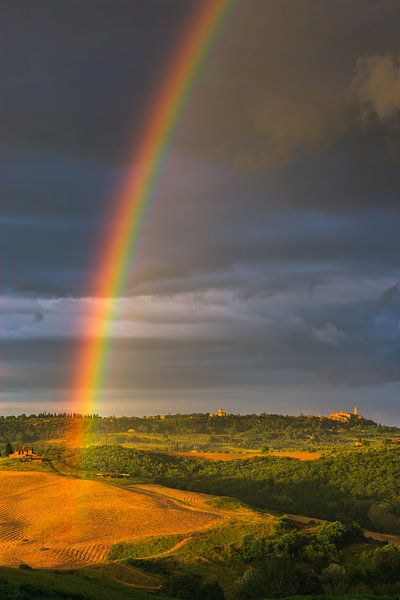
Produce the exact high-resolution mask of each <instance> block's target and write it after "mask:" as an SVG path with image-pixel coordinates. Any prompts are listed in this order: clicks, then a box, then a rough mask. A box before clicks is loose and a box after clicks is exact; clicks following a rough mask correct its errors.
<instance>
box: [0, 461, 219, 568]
mask: <svg viewBox="0 0 400 600" xmlns="http://www.w3.org/2000/svg"><path fill="white" fill-rule="evenodd" d="M0 486H1V489H2V490H3V493H2V497H1V498H0V564H2V565H9V566H16V565H19V564H20V563H21V562H26V563H28V564H29V565H31V566H34V567H66V566H68V567H71V566H83V565H87V564H93V563H97V562H100V561H102V560H103V559H104V558H105V556H106V555H107V552H108V550H109V548H110V546H111V545H112V544H115V543H117V542H119V541H121V540H126V539H137V538H143V537H145V536H154V535H167V534H188V533H191V532H194V531H197V530H200V529H204V528H207V527H210V526H212V525H214V524H216V523H217V522H218V521H220V520H221V519H222V518H223V517H222V516H221V514H218V511H213V510H212V509H211V508H210V507H209V508H208V509H204V507H203V508H199V507H197V506H196V505H195V504H196V496H197V495H196V494H192V495H191V497H192V498H193V502H187V503H186V504H185V505H184V504H182V503H181V502H177V501H176V500H175V499H174V498H173V497H168V496H166V495H165V494H162V493H160V492H159V491H157V493H156V492H154V491H153V490H151V489H146V488H143V487H141V488H140V487H131V488H129V489H126V488H125V489H121V488H119V487H116V486H112V485H107V484H104V483H100V482H96V481H85V480H78V479H69V478H66V477H57V476H55V475H52V474H48V473H40V472H31V473H29V472H1V473H0Z"/></svg>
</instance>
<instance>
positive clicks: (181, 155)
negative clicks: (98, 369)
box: [0, 0, 400, 424]
mask: <svg viewBox="0 0 400 600" xmlns="http://www.w3.org/2000/svg"><path fill="white" fill-rule="evenodd" d="M196 5H198V2H197V1H192V0H84V1H83V0H35V2H32V0H2V1H1V3H0V153H1V160H0V198H1V216H0V226H1V228H2V231H1V237H0V248H1V256H2V260H1V272H0V283H1V301H0V320H1V339H2V349H1V356H0V358H1V364H0V377H1V381H2V387H1V392H0V401H1V405H0V411H1V412H2V413H3V414H9V413H21V412H26V413H31V412H37V411H39V410H68V402H69V399H70V390H69V384H70V381H71V377H72V370H73V365H74V360H76V356H77V349H78V347H79V344H80V343H81V339H80V332H81V331H82V330H83V324H84V322H85V318H87V315H88V314H89V313H90V311H91V310H92V308H93V305H94V304H95V303H97V302H99V301H101V300H99V299H97V298H93V297H90V289H92V282H93V279H94V277H95V273H96V270H97V269H98V268H99V264H98V262H97V260H96V257H97V256H99V255H100V248H101V245H102V243H103V240H104V239H105V236H107V233H108V231H109V225H110V222H109V219H108V218H107V215H108V214H109V212H110V208H111V210H112V204H113V202H115V200H116V198H117V196H118V190H119V189H120V187H121V185H122V184H123V182H124V180H125V178H126V174H127V172H128V170H129V167H130V166H131V165H130V164H129V157H131V156H132V153H133V150H134V148H135V141H136V138H137V135H138V132H139V129H140V126H141V125H142V124H143V120H144V119H145V118H146V115H147V113H148V108H149V105H150V104H151V99H152V98H153V97H154V94H156V93H157V85H158V82H159V81H160V78H161V77H162V74H163V72H164V71H165V68H166V65H167V64H168V57H169V56H171V55H172V53H173V51H174V48H175V47H176V45H177V43H178V41H179V39H180V37H181V36H182V33H183V32H184V31H185V28H186V27H187V26H188V23H189V19H190V16H191V14H192V11H193V9H194V8H195V7H196ZM399 23H400V4H399V2H398V0H335V1H330V0H322V1H321V0H236V2H234V4H233V8H232V10H231V12H230V13H229V15H228V17H227V19H226V20H225V23H224V24H223V27H222V29H221V30H220V32H219V35H218V38H217V40H216V43H215V45H214V47H213V49H212V51H211V53H210V55H209V56H208V58H207V60H206V61H205V63H204V64H203V66H202V68H201V70H200V72H199V74H198V77H197V80H196V83H195V86H194V88H193V92H192V95H191V98H190V100H189V103H188V106H187V107H186V110H185V112H184V114H183V115H182V117H181V119H180V120H179V123H178V128H177V131H176V135H175V138H174V141H173V143H172V145H171V147H170V150H169V153H168V155H167V158H166V161H165V165H164V170H163V174H162V177H161V180H160V182H159V185H158V188H157V191H156V193H155V195H154V198H153V200H152V204H151V207H150V209H149V211H148V213H147V217H146V219H145V222H144V225H143V227H142V231H141V236H140V242H139V248H138V253H137V255H136V257H135V258H134V260H132V262H131V269H130V274H129V278H128V282H127V285H126V287H125V290H124V292H123V296H122V297H121V298H119V299H118V301H117V306H118V309H117V311H116V318H115V322H114V325H113V328H112V342H111V345H110V352H109V356H108V365H107V372H106V375H105V381H104V387H103V390H102V394H101V403H100V404H99V407H98V412H100V413H103V414H111V413H114V414H137V415H140V414H154V413H164V412H175V411H184V412H191V411H203V412H204V411H207V410H210V409H215V408H216V407H217V406H219V405H222V406H223V407H224V408H225V409H226V410H229V411H232V412H242V413H244V412H253V411H265V412H279V413H284V414H287V413H289V414H299V413H307V414H308V413H314V414H326V413H328V412H330V411H331V410H333V409H340V408H343V409H349V408H351V407H352V406H353V404H354V403H357V404H358V405H359V409H360V412H361V413H363V414H365V415H367V416H369V417H371V418H374V419H377V420H378V421H382V422H388V423H396V424H400V345H399V342H400V322H399V318H400V286H399V282H400V262H399V261H400V236H399V226H400V212H399V208H400V202H399V192H400V112H399V111H400V72H399V67H400V62H399V57H400V36H399V31H398V24H399Z"/></svg>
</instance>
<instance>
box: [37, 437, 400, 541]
mask: <svg viewBox="0 0 400 600" xmlns="http://www.w3.org/2000/svg"><path fill="white" fill-rule="evenodd" d="M47 456H48V458H54V457H56V456H57V457H58V458H60V459H62V460H63V461H65V462H67V463H68V464H70V465H71V466H75V467H77V468H83V469H85V470H89V471H90V470H94V471H107V472H124V473H130V474H131V475H132V476H133V477H135V478H140V479H143V480H145V481H155V482H158V483H163V484H165V485H169V486H172V487H178V488H183V489H190V490H193V491H198V492H207V493H213V494H217V495H222V496H232V497H235V498H238V499H240V500H243V501H245V502H247V503H248V504H251V505H253V506H256V507H259V508H266V509H275V510H278V511H280V512H285V513H297V514H305V515H309V516H311V517H318V518H323V519H328V520H340V521H342V522H344V523H350V522H351V521H357V522H358V523H360V525H362V526H363V527H365V528H367V529H375V530H377V531H383V532H387V533H400V495H399V490H400V448H399V447H394V448H381V449H371V448H369V449H362V450H360V451H357V452H354V451H342V452H339V453H338V454H337V455H336V456H332V457H326V458H322V459H320V460H318V461H297V460H293V459H285V458H276V457H256V458H252V459H249V460H233V461H227V462H222V461H221V462H220V461H218V462H211V461H204V460H194V459H189V458H184V457H180V456H171V455H168V454H164V453H156V452H147V451H141V450H136V449H131V448H124V447H121V446H93V447H90V448H86V449H83V450H81V451H77V450H76V451H74V450H68V451H66V450H65V451H61V450H60V449H52V450H47Z"/></svg>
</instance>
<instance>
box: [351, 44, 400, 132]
mask: <svg viewBox="0 0 400 600" xmlns="http://www.w3.org/2000/svg"><path fill="white" fill-rule="evenodd" d="M355 71H356V72H355V76H354V80H353V89H354V91H355V92H356V94H357V96H358V100H359V102H360V104H361V107H362V109H363V112H364V115H365V117H370V116H371V115H373V116H375V117H376V118H377V119H378V120H380V121H382V122H383V123H387V122H391V121H392V122H393V121H394V120H395V117H396V116H397V115H398V112H399V110H400V70H399V62H398V60H396V59H395V58H394V57H393V56H391V55H390V54H384V55H375V56H364V57H361V58H359V59H358V60H357V63H356V67H355Z"/></svg>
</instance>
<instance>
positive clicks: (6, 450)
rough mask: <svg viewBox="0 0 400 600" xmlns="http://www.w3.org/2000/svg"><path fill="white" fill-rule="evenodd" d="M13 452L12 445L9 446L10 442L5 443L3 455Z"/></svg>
mask: <svg viewBox="0 0 400 600" xmlns="http://www.w3.org/2000/svg"><path fill="white" fill-rule="evenodd" d="M13 452H14V450H13V447H12V446H11V444H10V442H7V443H6V447H5V450H4V454H5V456H9V455H10V454H12V453H13Z"/></svg>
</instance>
